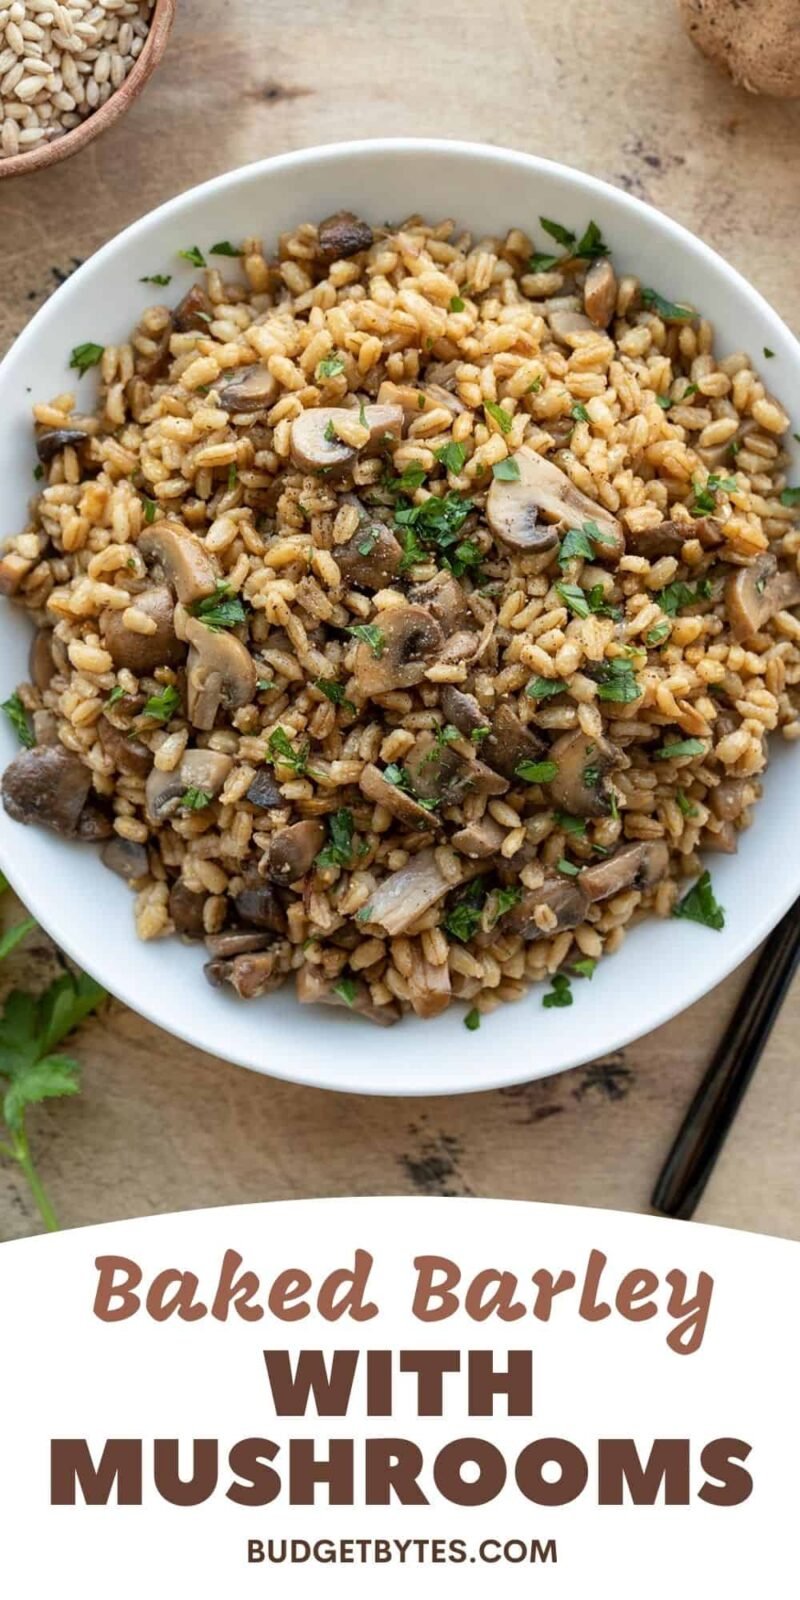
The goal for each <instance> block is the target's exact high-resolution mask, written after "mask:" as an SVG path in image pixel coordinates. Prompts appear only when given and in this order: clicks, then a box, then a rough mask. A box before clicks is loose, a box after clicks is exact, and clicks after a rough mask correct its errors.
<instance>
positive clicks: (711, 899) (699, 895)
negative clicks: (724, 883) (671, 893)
mask: <svg viewBox="0 0 800 1600" xmlns="http://www.w3.org/2000/svg"><path fill="white" fill-rule="evenodd" d="M672 915H673V917H685V918H686V919H687V920H688V921H689V922H702V924H703V926H704V927H706V928H715V929H716V930H717V932H719V931H720V930H721V929H722V928H724V926H725V912H724V909H723V907H722V906H721V905H720V904H719V901H718V900H717V899H716V897H715V895H714V891H713V889H712V887H711V874H710V873H709V872H704V873H703V875H702V877H701V878H698V880H697V882H696V884H695V885H694V886H693V888H691V889H690V890H689V893H688V894H687V895H684V897H683V899H682V900H680V901H679V902H678V904H677V905H676V906H673V909H672Z"/></svg>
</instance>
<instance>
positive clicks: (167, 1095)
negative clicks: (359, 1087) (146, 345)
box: [0, 0, 800, 1238]
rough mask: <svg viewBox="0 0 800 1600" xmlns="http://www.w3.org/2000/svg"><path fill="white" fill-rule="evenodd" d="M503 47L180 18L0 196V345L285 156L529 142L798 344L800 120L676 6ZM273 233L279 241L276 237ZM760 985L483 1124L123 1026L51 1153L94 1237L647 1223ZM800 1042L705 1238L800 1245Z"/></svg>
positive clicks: (13, 1194) (385, 31) (224, 11)
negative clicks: (101, 110) (118, 96)
mask: <svg viewBox="0 0 800 1600" xmlns="http://www.w3.org/2000/svg"><path fill="white" fill-rule="evenodd" d="M497 23H498V13H497V7H496V5H495V4H493V3H492V4H489V3H488V0H465V3H464V4H463V5H461V6H459V7H458V8H454V7H453V6H452V4H449V3H448V4H446V5H445V4H442V3H441V0H429V4H428V5H427V6H426V7H425V12H424V21H423V19H422V16H421V14H420V13H419V12H413V11H410V10H409V7H408V4H407V0H384V3H383V4H382V5H381V6H380V8H376V7H370V6H367V5H365V4H364V3H363V0H326V3H325V4H323V3H322V0H294V3H293V5H292V6H291V7H290V8H289V9H288V11H287V8H286V7H285V6H284V5H280V4H278V0H226V3H225V4H224V5H221V4H220V3H219V0H182V3H180V4H179V6H178V17H177V21H176V24H175V29H174V32H173V37H172V41H171V44H170V48H169V50H168V52H167V55H166V57H165V59H164V61H163V62H162V64H161V66H160V68H159V71H158V73H157V74H156V75H155V76H154V78H153V80H152V82H151V83H150V84H149V85H148V87H147V90H146V92H145V93H144V94H143V95H142V96H141V98H140V99H139V100H137V102H136V104H135V105H134V106H133V107H132V108H131V110H130V112H129V114H128V115H127V116H126V118H125V119H124V121H123V122H121V123H120V124H118V125H117V126H116V127H114V128H111V129H110V130H109V131H108V132H107V133H106V134H105V135H104V137H103V138H102V139H100V140H98V141H96V142H95V143H94V144H93V145H91V146H90V147H89V148H88V149H86V150H84V151H82V152H81V153H80V154H79V155H77V156H76V157H75V158H74V159H73V160H71V161H70V162H69V163H68V164H67V165H66V166H63V167H62V168H60V169H59V170H57V171H45V172H42V173H39V174H36V175H35V176H34V177H32V178H25V179H15V180H11V181H10V182H8V183H5V184H3V185H2V187H0V240H2V246H1V248H2V256H3V293H2V303H1V304H0V346H3V347H4V346H5V345H7V344H8V342H9V341H10V340H11V339H12V338H13V336H14V335H15V334H16V333H17V332H18V331H19V329H20V328H21V327H23V326H24V324H25V322H26V321H27V319H28V317H29V316H30V314H31V312H32V310H33V309H34V308H35V306H36V305H37V304H39V303H40V302H41V301H42V300H43V299H44V298H45V297H46V296H47V295H48V294H49V293H51V292H52V290H53V289H54V287H55V286H56V284H57V282H58V281H59V279H60V277H62V276H63V274H64V273H67V272H69V271H70V270H72V269H73V268H74V266H75V265H76V264H77V263H78V262H79V261H80V260H82V259H84V258H85V257H86V256H87V255H89V254H90V253H91V251H93V250H94V249H96V248H97V246H98V245H100V244H102V243H103V242H104V241H105V240H106V239H107V238H109V237H110V236H111V235H112V234H114V233H116V232H117V231H118V230H119V229H120V228H121V227H123V226H125V224H127V223H128V222H130V221H132V220H133V219H134V218H136V217H139V216H141V214H142V213H143V212H145V211H147V210H149V209H150V208H151V207H152V206H154V205H156V204H158V203H159V202H160V201H161V200H164V199H166V198H168V197H169V196H170V195H173V194H175V193H177V192H178V191H179V190H182V189H186V188H188V187H190V186H191V185H192V184H194V183H198V182H200V181H201V180H202V179H204V178H207V177H210V176H212V175H213V174H215V173H218V172H222V171H224V170H226V169H227V168H230V167H234V166H237V165H238V164H240V163H242V162H246V161H252V160H254V159H256V158H257V157H260V156H265V155H270V154H273V153H276V152H278V151H281V150H287V149H298V148H301V147H302V146H304V145H310V144H315V143H325V142H330V141H332V140H335V139H339V138H364V137H374V136H377V135H380V134H383V135H389V134H409V133H413V134H428V135H439V136H442V135H443V136H447V137H451V138H470V139H486V140H490V141H493V142H495V143H499V144H508V145H515V146H517V147H518V148H520V149H524V150H530V151H533V152H536V153H538V154H541V155H545V156H550V157H553V158H556V159H559V160H563V161H567V162H570V163H572V164H573V165H575V166H579V167H583V168H585V169H586V170H587V171H590V172H593V173H595V174H596V175H598V176H600V177H603V178H608V179H610V180H611V182H613V183H616V184H619V185H621V186H622V187H623V188H626V189H628V190H630V191H631V192H632V193H634V194H637V195H639V196H640V197H642V198H644V199H646V200H650V201H652V202H653V203H654V204H655V205H658V206H661V207H662V208H663V209H664V210H666V211H667V212H669V213H670V215H672V216H674V217H676V218H677V219H678V220H679V221H681V222H683V223H685V224H686V225H687V226H688V227H690V228H692V229H693V230H694V231H696V232H697V233H699V234H701V235H702V236H703V237H704V238H705V239H707V240H708V242H709V243H710V244H712V245H714V246H715V247H716V248H717V249H719V250H721V251H722V252H723V253H724V254H725V255H726V256H727V257H728V259H729V260H731V261H732V262H733V263H734V264H735V265H736V266H738V267H740V268H741V269H742V270H743V271H744V272H745V273H746V274H747V276H748V277H749V278H750V279H751V281H752V282H754V283H755V284H756V285H757V287H758V288H759V289H761V290H762V291H763V293H764V294H765V295H767V297H768V298H769V299H770V300H771V301H772V303H773V304H774V305H775V306H776V307H777V309H778V310H779V311H780V312H781V313H782V314H783V316H784V317H785V318H786V319H787V321H788V322H789V323H790V324H791V325H792V326H793V327H795V328H798V327H800V279H799V278H798V275H797V270H796V262H795V260H794V257H793V255H792V252H791V251H787V250H786V249H785V248H784V240H785V238H786V223H787V218H789V217H791V216H793V215H794V214H796V209H797V202H798V198H799V196H798V189H799V188H800V169H798V164H797V160H796V151H797V148H798V142H799V141H800V105H799V104H785V103H784V104H778V103H777V102H766V101H761V100H756V99H754V98H753V97H751V96H749V95H747V94H745V93H743V92H742V91H739V90H736V89H734V88H733V87H732V85H731V84H729V83H728V82H727V81H726V80H725V79H724V78H723V77H721V76H720V75H719V74H718V73H717V72H716V71H715V70H714V69H713V68H712V67H711V66H709V65H708V64H707V63H706V62H704V61H702V60H701V59H700V58H699V57H698V56H697V55H696V53H695V52H694V51H693V50H692V48H691V46H690V45H689V43H688V41H687V40H686V38H685V37H684V35H683V33H682V32H681V29H680V25H679V22H678V19H677V15H676V13H675V11H674V9H673V8H672V7H671V6H667V5H665V4H664V3H663V0H608V3H607V4H606V5H605V6H603V7H602V8H599V7H596V8H595V7H587V6H586V5H585V4H582V3H581V0H561V4H560V5H559V6H541V5H539V4H534V3H533V0H507V3H506V5H505V7H504V9H503V21H502V27H498V25H497ZM403 61H405V62H406V66H405V67H404V68H403V70H402V71H401V72H399V73H398V72H397V70H396V67H397V63H398V62H403ZM335 200H336V196H335V195H332V196H331V203H332V208H333V205H334V204H335ZM258 225H261V226H263V228H264V230H265V232H268V230H269V218H268V217H265V218H264V219H263V221H262V219H254V228H255V227H257V226H258ZM709 938H713V934H709ZM48 959H49V957H48V953H47V948H46V941H45V940H44V938H43V936H37V938H36V939H35V940H34V941H33V950H32V951H30V950H26V953H25V955H24V957H20V958H19V959H18V964H17V972H18V974H19V973H20V972H22V973H24V976H25V980H26V981H29V980H30V981H33V980H35V979H36V977H37V975H39V974H44V971H45V969H46V965H47V961H48ZM748 970H749V967H746V968H743V969H741V970H740V971H739V972H738V973H736V974H734V975H733V976H732V977H731V978H730V979H729V980H728V981H727V983H725V984H723V985H722V986H721V987H720V988H719V989H717V990H716V991H715V992H714V993H713V994H711V995H709V996H707V997H706V999H704V1000H702V1001H701V1002H700V1003H699V1004H698V1005H696V1006H693V1007H692V1009H691V1010H690V1011H688V1012H686V1013H685V1014H684V1015H683V1017H681V1018H679V1019H678V1020H676V1021H675V1022H673V1023H671V1024H669V1025H668V1026H666V1027H664V1028H661V1029H659V1030H658V1031H657V1032H656V1033H654V1034H651V1035H650V1036H649V1037H648V1038H646V1039H643V1040H641V1041H640V1042H639V1043H638V1044H635V1045H632V1046H630V1047H629V1048H628V1049H627V1050H626V1051H625V1052H624V1053H623V1054H620V1055H617V1056H614V1057H612V1058H610V1059H608V1060H605V1061H601V1062H594V1063H592V1064H591V1065H590V1066H587V1067H583V1068H579V1069H577V1070H576V1071H574V1072H571V1073H567V1074H565V1075H563V1076H561V1077H559V1078H556V1079H550V1080H548V1081H547V1082H544V1083H539V1084H531V1085H527V1086H524V1087H523V1088H517V1089H512V1090H508V1091H505V1092H500V1093H494V1094H482V1095H477V1096H469V1097H464V1098H461V1099H458V1100H453V1099H431V1100H425V1101H403V1100H372V1099H365V1098H357V1097H351V1096H343V1095H334V1094H323V1093H320V1092H317V1091H313V1090H305V1089H298V1088H293V1087H292V1086H290V1085H288V1084H283V1083H275V1082H271V1081H270V1080H268V1079H264V1078H259V1077H257V1076H255V1075H253V1074H250V1073H248V1072H245V1071H243V1070H240V1069H237V1068H235V1067H229V1066H227V1065H224V1064H223V1063H221V1062H218V1061H216V1060H214V1059H212V1058H211V1057H209V1056H204V1055H202V1054H200V1053H198V1052H197V1051H194V1050H192V1049H190V1048H189V1047H188V1046H187V1045H183V1044H180V1043H178V1042H176V1041H175V1040H172V1039H170V1038H168V1037H167V1036H166V1035H165V1034H163V1033H161V1032H159V1030H158V1029H156V1028H154V1027H153V1026H152V1025H151V1024H149V1023H146V1022H143V1021H142V1020H141V1019H139V1018H138V1017H136V1016H134V1015H133V1014H132V1013H131V1012H129V1011H126V1010H124V1008H122V1007H121V1006H119V1005H118V1004H117V1003H112V1004H111V1005H110V1006H109V1008H108V1010H107V1011H106V1013H105V1014H104V1015H103V1016H101V1017H99V1018H97V1019H95V1020H92V1021H90V1022H88V1023H87V1024H86V1025H85V1026H84V1028H83V1029H82V1030H81V1032H80V1035H79V1036H78V1038H77V1040H76V1041H75V1045H74V1050H75V1053H76V1054H77V1055H78V1056H79V1057H80V1058H81V1060H82V1061H83V1063H84V1069H85V1070H84V1082H85V1092H84V1094H83V1096H82V1097H81V1098H80V1099H78V1100H75V1101H72V1102H64V1103H62V1104H59V1105H56V1106H54V1107H53V1108H52V1109H49V1108H48V1109H42V1110H41V1111H40V1112H39V1113H38V1114H36V1115H35V1116H34V1117H33V1118H32V1134H33V1141H34V1145H35V1148H36V1152H37V1154H38V1156H39V1159H40V1163H41V1169H42V1173H43V1176H44V1178H45V1180H46V1182H47V1184H48V1186H49V1188H50V1190H51V1192H52V1197H53V1200H54V1201H55V1204H56V1206H57V1208H58V1210H59V1212H60V1215H61V1218H62V1221H63V1222H64V1224H66V1225H68V1226H78V1225H80V1224H84V1223H90V1222H98V1221H105V1220H110V1219H112V1218H117V1217H124V1216H135V1215H141V1214H146V1213H150V1212H158V1211H170V1210H177V1209H181V1208H184V1207H185V1208H190V1207H196V1206H210V1205H225V1204H231V1203H234V1202H237V1201H250V1200H265V1199H284V1198H291V1197H300V1196H309V1195H339V1194H365V1195H366V1194H390V1193H410V1194H414V1193H420V1192H424V1193H433V1194H481V1195H497V1196H500V1197H505V1198H512V1199H537V1200H556V1201H562V1202H574V1203H578V1204H581V1205H593V1206H613V1207H619V1208H622V1209H631V1210H645V1209H646V1208H647V1201H648V1195H649V1192H650V1189H651V1186H652V1182H653V1180H654V1178H655V1175H656V1172H657V1170H658V1168H659V1166H660V1163H661V1161H662V1159H663V1156H664V1154H665V1152H666V1149H667V1146H668V1144H669V1141H670V1139H671V1138H672V1136H673V1134H674V1132H675V1131H676V1130H677V1127H678V1124H679V1122H680V1119H681V1115H682V1112H683V1109H684V1108H685V1105H686V1103H687V1102H688V1099H689V1097H690V1095H691V1093H692V1091H693V1089H694V1087H695V1086H696V1083H697V1081H698V1079H699V1078H700V1076H701V1073H702V1070H703V1067H704V1066H705V1064H706V1062H707V1059H708V1056H709V1054H710V1053H711V1050H712V1048H713V1045H714V1043H715V1042H716V1040H717V1038H718V1036H719V1034H720V1031H721V1029H722V1027H723V1026H724V1024H725V1021H726V1019H727V1017H728V1016H729V1014H730V1011H731V1008H732V1006H733V1004H734V1003H735V1000H736V997H737V995H738V993H739V992H740V989H741V987H742V985H743V984H744V983H745V982H746V981H747V972H748ZM534 1023H535V1012H534V1013H532V1025H533V1024H534ZM485 1027H486V1030H487V1037H488V1036H489V1030H490V1028H491V1022H488V1023H487V1024H485ZM799 1027H800V986H796V987H795V990H794V992H793V995H792V996H791V997H790V1000H789V1003H788V1004H787V1006H786V1008H785V1012H784V1015H783V1017H782V1019H781V1022H780V1025H779V1027H778V1028H777V1030H776V1032H775V1034H774V1036H773V1039H772V1042H771V1044H770V1047H769V1049H768V1052H767V1054H766V1056H765V1058H764V1060H763V1062H762V1065H761V1067H760V1069H759V1072H758V1076H757V1078H756V1081H755V1083H754V1085H753V1087H752V1089H751V1091H750V1093H749V1094H748V1097H747V1101H746V1103H745V1106H744V1108H743V1111H742V1113H741V1115H740V1117H739V1120H738V1122H737V1124H736V1128H735V1130H734V1133H733V1135H732V1137H731V1139H730V1141H729V1144H728V1146H727V1149H726V1151H725V1154H724V1157H723V1160H722V1162H721V1164H720V1166H719V1167H718V1170H717V1172H716V1174H715V1176H714V1179H713V1181H712V1183H711V1185H710V1187H709V1189H708V1191H707V1193H706V1196H705V1198H704V1201H703V1205H702V1208H701V1211H700V1214H699V1215H700V1218H701V1220H704V1221H709V1222H718V1223H723V1224H726V1225H728V1226H734V1227H740V1228H751V1229H757V1230H762V1231H764V1232H774V1233H782V1234H786V1235H788V1236H790V1237H793V1238H798V1237H800V1183H798V1147H800V1073H798V1071H797V1049H796V1038H797V1033H798V1028H799ZM590 1050H591V1041H590V1040H587V1053H589V1052H590ZM376 1052H377V1046H376ZM379 1071H380V1059H379V1054H377V1053H376V1072H379ZM35 1227H36V1219H35V1216H34V1212H33V1208H32V1206H31V1204H30V1203H29V1200H28V1198H27V1195H26V1193H25V1191H24V1189H23V1187H22V1186H21V1184H19V1183H18V1182H17V1180H16V1177H15V1175H14V1173H13V1172H12V1171H10V1169H8V1168H7V1167H3V1168H0V1238H12V1237H17V1236H21V1235H24V1234H26V1233H29V1232H31V1231H33V1230H34V1229H35Z"/></svg>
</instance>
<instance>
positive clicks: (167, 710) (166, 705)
mask: <svg viewBox="0 0 800 1600" xmlns="http://www.w3.org/2000/svg"><path fill="white" fill-rule="evenodd" d="M123 693H124V690H123ZM180 703H181V697H180V695H179V694H178V691H177V689H176V688H175V686H174V684H171V683H168V684H167V686H166V688H165V689H162V690H161V693H160V694H151V695H150V697H149V699H148V700H145V703H144V706H143V709H142V715H143V716H145V717H155V718H156V719H157V721H158V722H169V719H170V717H171V716H172V714H173V712H174V711H177V709H178V706H179V705H180Z"/></svg>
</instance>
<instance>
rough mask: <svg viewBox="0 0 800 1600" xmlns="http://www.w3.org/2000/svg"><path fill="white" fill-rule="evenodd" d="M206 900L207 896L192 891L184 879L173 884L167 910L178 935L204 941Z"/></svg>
mask: <svg viewBox="0 0 800 1600" xmlns="http://www.w3.org/2000/svg"><path fill="white" fill-rule="evenodd" d="M206 899H207V896H206V895H205V894H203V893H202V892H201V891H198V890H195V889H190V888H189V886H188V884H186V883H184V881H183V879H182V878H179V879H178V881H177V883H173V885H172V888H171V889H170V891H169V900H168V901H167V910H168V911H169V914H170V916H171V918H172V920H173V922H174V924H175V932H176V933H182V934H184V935H185V936H186V938H187V939H202V937H203V935H204V933H205V931H206V930H205V926H204V923H203V907H204V905H205V903H206Z"/></svg>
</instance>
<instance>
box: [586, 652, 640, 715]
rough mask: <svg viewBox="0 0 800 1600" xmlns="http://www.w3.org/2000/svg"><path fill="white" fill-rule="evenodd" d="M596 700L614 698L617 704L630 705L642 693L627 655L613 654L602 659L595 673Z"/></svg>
mask: <svg viewBox="0 0 800 1600" xmlns="http://www.w3.org/2000/svg"><path fill="white" fill-rule="evenodd" d="M595 681H596V683H597V698H598V700H614V701H616V702H617V704H618V705H623V706H627V705H630V703H631V701H632V700H638V699H639V697H640V695H641V694H642V693H643V690H642V687H641V684H640V683H639V681H638V679H637V677H636V674H635V672H634V670H633V663H632V662H631V661H630V660H629V659H628V658H627V656H615V657H614V659H613V661H604V662H603V664H602V666H601V667H600V670H599V672H598V673H597V675H596V680H595Z"/></svg>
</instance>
